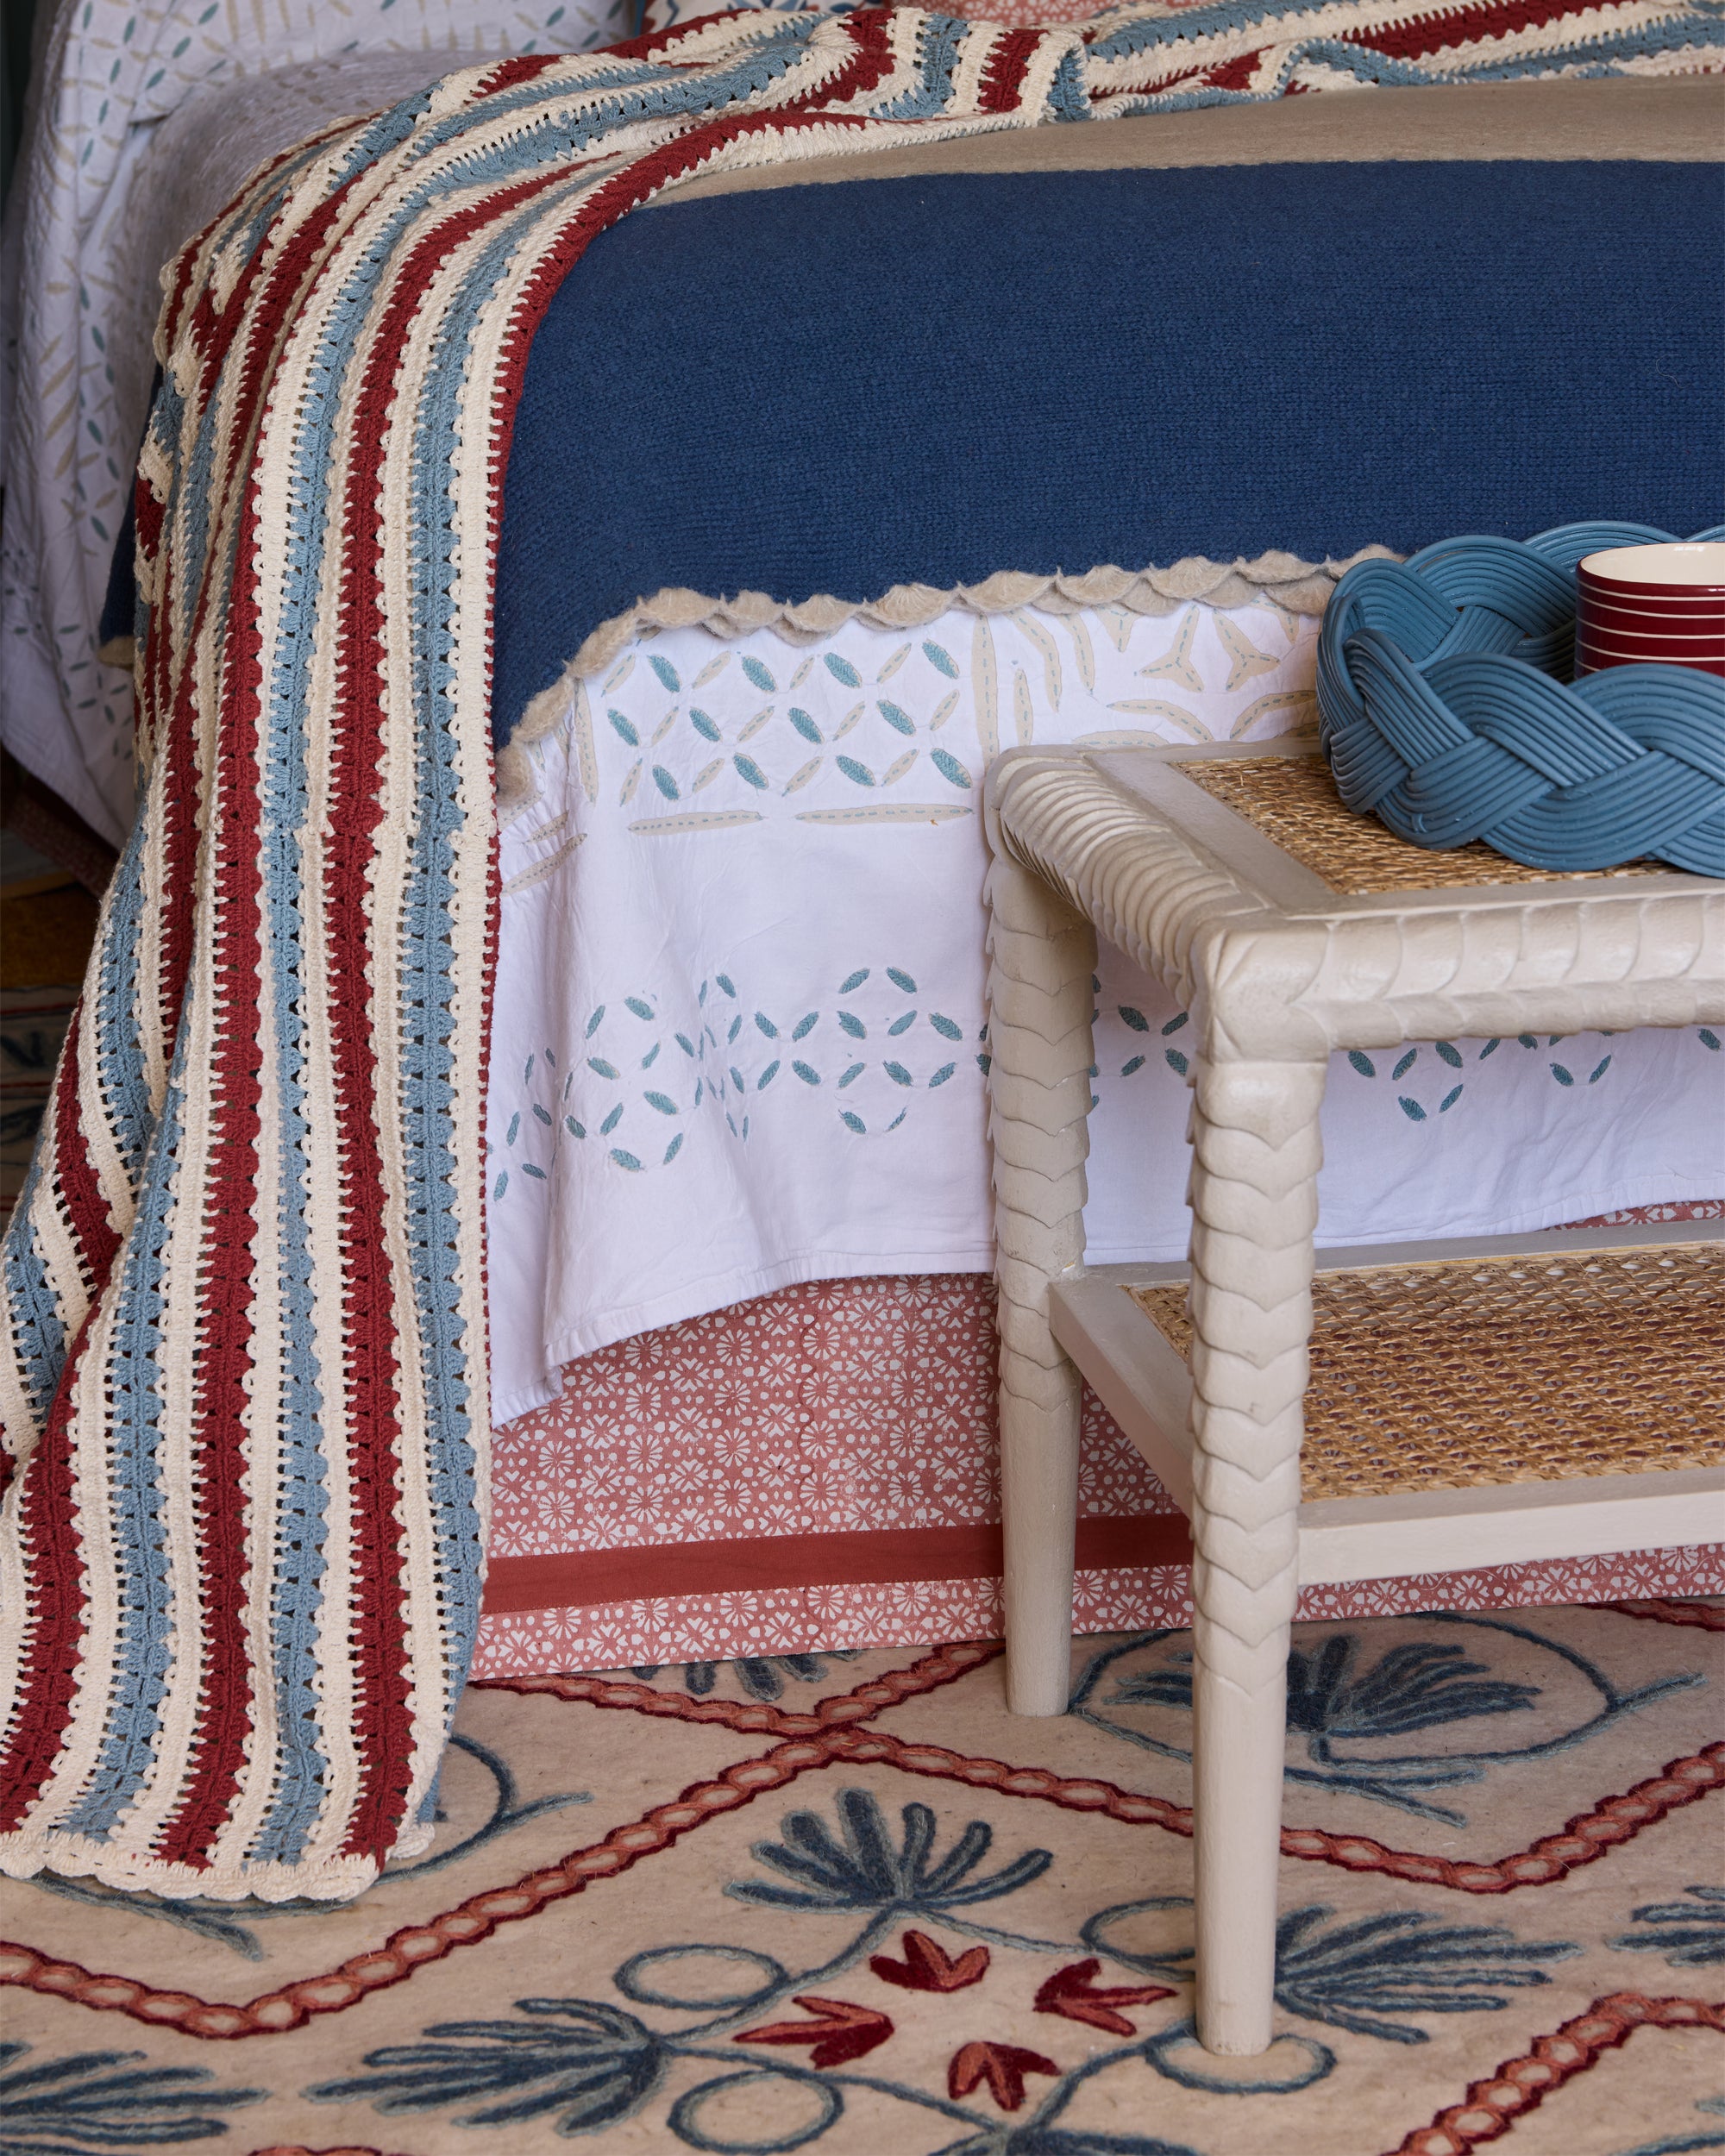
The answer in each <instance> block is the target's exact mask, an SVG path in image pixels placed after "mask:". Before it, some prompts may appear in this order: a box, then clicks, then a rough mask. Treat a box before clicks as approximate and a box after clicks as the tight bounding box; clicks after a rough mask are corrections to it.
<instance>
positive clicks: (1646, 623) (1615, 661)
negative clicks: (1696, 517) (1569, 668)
mask: <svg viewBox="0 0 1725 2156" xmlns="http://www.w3.org/2000/svg"><path fill="white" fill-rule="evenodd" d="M1648 664H1652V665H1657V666H1679V667H1698V668H1699V669H1700V670H1701V671H1702V672H1703V673H1705V674H1725V541H1720V540H1672V541H1668V542H1662V543H1661V544H1659V545H1657V546H1647V547H1609V548H1605V549H1604V551H1603V552H1602V553H1599V554H1590V555H1586V556H1585V557H1584V560H1583V561H1582V562H1581V563H1580V565H1579V567H1578V569H1577V571H1576V672H1577V673H1578V674H1591V673H1596V672H1597V671H1598V670H1599V669H1600V668H1601V667H1627V666H1644V665H1648Z"/></svg>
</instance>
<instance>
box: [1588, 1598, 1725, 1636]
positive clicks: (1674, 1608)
mask: <svg viewBox="0 0 1725 2156" xmlns="http://www.w3.org/2000/svg"><path fill="white" fill-rule="evenodd" d="M1605 1607H1606V1608H1608V1609H1615V1611H1616V1613H1617V1614H1618V1615H1619V1616H1620V1617H1640V1618H1644V1619H1645V1620H1647V1623H1649V1624H1652V1625H1693V1626H1696V1627H1697V1629H1698V1630H1700V1631H1702V1632H1725V1609H1714V1608H1710V1607H1709V1605H1708V1604H1707V1603H1705V1602H1674V1601H1671V1600H1670V1599H1669V1597H1668V1596H1665V1595H1652V1596H1650V1597H1649V1598H1648V1600H1647V1601H1641V1602H1608V1603H1607V1604H1606V1605H1605Z"/></svg>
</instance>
